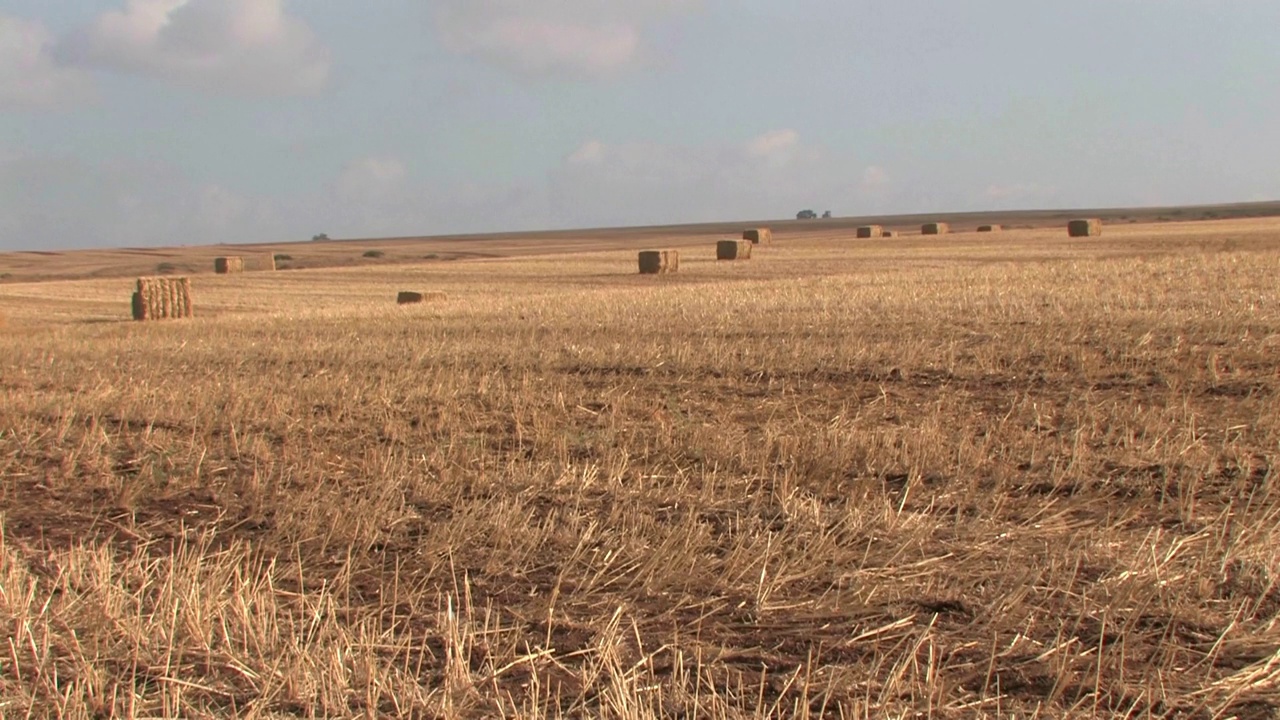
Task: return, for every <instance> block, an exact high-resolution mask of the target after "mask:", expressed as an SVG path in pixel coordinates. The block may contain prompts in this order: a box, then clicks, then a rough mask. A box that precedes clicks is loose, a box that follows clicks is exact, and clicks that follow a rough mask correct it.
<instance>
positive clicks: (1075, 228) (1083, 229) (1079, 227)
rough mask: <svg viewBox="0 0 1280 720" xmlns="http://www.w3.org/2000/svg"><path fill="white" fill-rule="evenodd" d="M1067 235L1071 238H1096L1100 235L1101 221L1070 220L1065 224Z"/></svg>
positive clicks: (1094, 219)
mask: <svg viewBox="0 0 1280 720" xmlns="http://www.w3.org/2000/svg"><path fill="white" fill-rule="evenodd" d="M1067 234H1068V235H1070V236H1071V237H1097V236H1099V235H1101V234H1102V220H1100V219H1098V218H1090V219H1088V220H1072V221H1071V222H1069V223H1067Z"/></svg>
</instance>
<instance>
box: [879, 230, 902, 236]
mask: <svg viewBox="0 0 1280 720" xmlns="http://www.w3.org/2000/svg"><path fill="white" fill-rule="evenodd" d="M880 237H886V238H891V237H898V231H897V230H882V231H881V232H880Z"/></svg>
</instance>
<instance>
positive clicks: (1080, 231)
mask: <svg viewBox="0 0 1280 720" xmlns="http://www.w3.org/2000/svg"><path fill="white" fill-rule="evenodd" d="M1003 230H1004V227H1003V226H1001V225H979V226H978V227H977V232H980V233H997V232H1001V231H1003ZM950 232H951V226H950V225H949V224H947V223H944V222H932V223H925V224H924V225H921V226H920V234H921V235H946V234H948V233H950ZM1067 234H1068V235H1070V236H1071V237H1097V236H1099V235H1101V234H1102V221H1101V220H1099V219H1098V218H1092V219H1088V220H1072V221H1071V222H1069V223H1067ZM857 236H858V238H859V239H866V238H880V237H885V238H891V237H897V233H896V232H894V231H893V230H885V229H884V228H883V227H881V226H880V225H863V226H862V227H860V228H858V230H857Z"/></svg>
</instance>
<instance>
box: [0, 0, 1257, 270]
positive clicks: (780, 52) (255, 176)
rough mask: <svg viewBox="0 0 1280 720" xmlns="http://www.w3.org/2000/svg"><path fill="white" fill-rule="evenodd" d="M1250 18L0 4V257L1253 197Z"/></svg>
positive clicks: (1191, 2)
mask: <svg viewBox="0 0 1280 720" xmlns="http://www.w3.org/2000/svg"><path fill="white" fill-rule="evenodd" d="M1277 28H1280V2H1276V1H1275V0H1073V1H1072V2H1066V1H1064V0H1058V1H1056V2H1050V1H1049V0H789V1H787V2H782V1H781V0H734V1H733V2H730V1H729V0H630V1H629V2H625V3H624V2H616V1H614V2H605V1H604V0H379V1H378V2H372V3H337V2H332V3H321V2H314V1H312V2H305V1H304V0H57V2H51V1H50V0H0V249H4V250H42V249H67V248H83V247H118V246H125V247H139V246H158V245H194V244H208V243H217V242H285V241H294V240H306V239H309V238H310V237H311V236H312V235H314V234H317V233H326V234H328V235H329V236H331V237H335V238H338V237H385V236H403V235H426V234H444V233H462V232H494V231H517V230H540V229H557V228H576V227H600V226H622V225H651V224H670V223H686V222H704V221H705V222H712V221H732V220H744V221H745V220H768V219H773V218H786V217H794V215H795V213H796V212H797V211H799V210H801V209H806V208H811V209H814V210H816V211H818V212H822V211H824V210H831V211H832V212H833V213H834V214H835V215H836V216H855V215H871V214H887V213H914V212H944V211H965V210H1000V209H1024V208H1025V209H1031V208H1069V207H1100V206H1133V205H1162V204H1185V203H1215V202H1244V201H1253V200H1276V199H1280V172H1277V170H1276V167H1277V166H1278V165H1280V41H1277V34H1276V32H1277V30H1276V29H1277Z"/></svg>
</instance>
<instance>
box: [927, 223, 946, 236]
mask: <svg viewBox="0 0 1280 720" xmlns="http://www.w3.org/2000/svg"><path fill="white" fill-rule="evenodd" d="M949 232H951V226H950V225H948V224H946V223H941V222H934V223H925V224H924V225H921V226H920V234H921V235H946V234H947V233H949Z"/></svg>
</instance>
